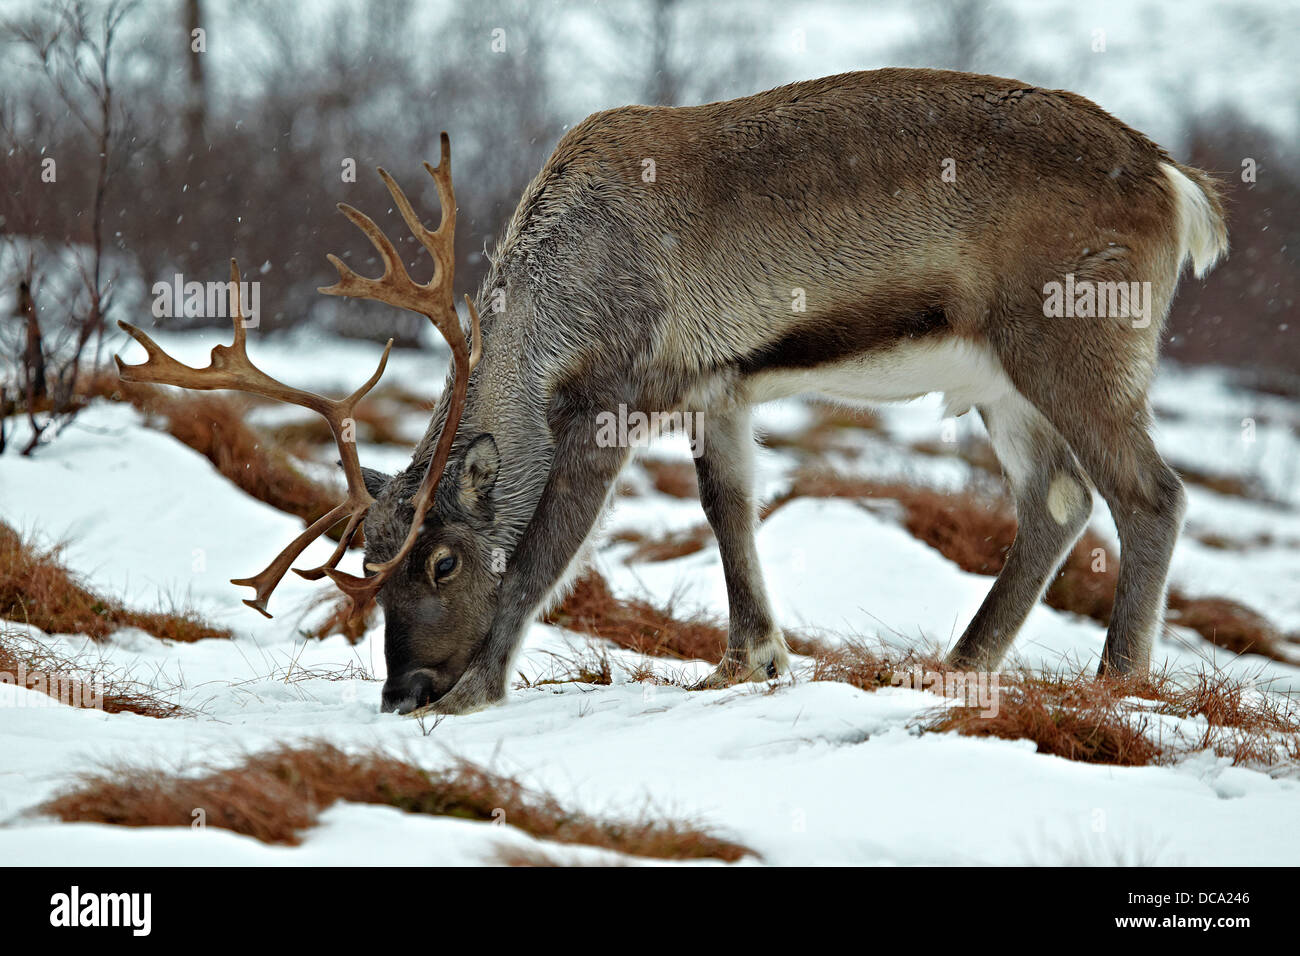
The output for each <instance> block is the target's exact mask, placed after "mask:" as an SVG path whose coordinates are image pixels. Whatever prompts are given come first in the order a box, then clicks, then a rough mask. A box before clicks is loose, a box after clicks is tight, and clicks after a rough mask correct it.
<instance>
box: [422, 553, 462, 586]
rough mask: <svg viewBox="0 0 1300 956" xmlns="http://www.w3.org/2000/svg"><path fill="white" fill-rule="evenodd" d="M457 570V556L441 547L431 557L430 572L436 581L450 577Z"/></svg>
mask: <svg viewBox="0 0 1300 956" xmlns="http://www.w3.org/2000/svg"><path fill="white" fill-rule="evenodd" d="M455 570H456V555H454V554H452V553H451V551H450V550H449V549H447V548H446V547H441V548H439V549H438V550H437V551H435V552H434V553H433V554H432V555H431V556H430V557H429V571H430V574H431V575H432V577H433V579H434V580H435V581H442V580H445V579H446V578H448V577H450V576H451V574H452V572H454V571H455Z"/></svg>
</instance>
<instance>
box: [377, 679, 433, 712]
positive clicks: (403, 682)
mask: <svg viewBox="0 0 1300 956" xmlns="http://www.w3.org/2000/svg"><path fill="white" fill-rule="evenodd" d="M441 696H442V695H441V694H439V693H437V691H436V690H435V689H434V674H433V672H432V671H426V670H419V671H407V672H406V673H405V674H398V675H397V676H395V677H394V676H390V677H389V678H388V680H386V681H384V696H383V703H382V704H381V706H380V710H381V711H383V713H385V714H389V713H392V712H393V711H397V713H399V714H409V713H410V712H411V711H413V710H416V709H418V708H420V707H423V706H425V705H426V704H432V703H433V702H434V701H435V700H437V699H438V698H439V697H441Z"/></svg>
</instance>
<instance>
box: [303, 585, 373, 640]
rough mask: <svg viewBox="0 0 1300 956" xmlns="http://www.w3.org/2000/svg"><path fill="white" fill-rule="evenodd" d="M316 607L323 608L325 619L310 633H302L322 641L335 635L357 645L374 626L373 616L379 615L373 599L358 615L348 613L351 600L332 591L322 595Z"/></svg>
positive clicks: (350, 607)
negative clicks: (340, 635) (339, 635)
mask: <svg viewBox="0 0 1300 956" xmlns="http://www.w3.org/2000/svg"><path fill="white" fill-rule="evenodd" d="M317 606H318V607H320V606H323V607H325V617H324V618H323V619H322V620H321V622H320V623H319V624H317V625H316V626H315V627H313V628H312V629H311V630H310V631H306V632H304V633H305V634H306V636H307V637H314V638H316V639H318V640H324V639H325V638H327V637H332V636H333V635H335V634H342V635H343V636H344V637H345V638H347V641H348V643H349V644H357V643H359V642H360V641H361V639H362V638H364V637H365V636H366V631H368V630H369V629H370V627H371V625H373V624H374V621H375V615H376V614H378V613H379V606H378V605H377V604H375V602H374V599H373V598H372V599H371V600H369V601H367V602H366V604H365V606H364V607H363V608H362V610H361V613H360V614H352V613H350V612H351V609H352V601H351V599H350V598H349V597H348V596H347V595H346V594H340V593H337V592H336V591H334V590H329V591H326V592H325V593H324V594H322V595H321V597H320V599H319V600H318V602H317Z"/></svg>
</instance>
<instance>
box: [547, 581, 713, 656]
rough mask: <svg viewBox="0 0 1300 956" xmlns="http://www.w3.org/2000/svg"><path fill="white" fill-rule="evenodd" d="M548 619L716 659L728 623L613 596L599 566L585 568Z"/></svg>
mask: <svg viewBox="0 0 1300 956" xmlns="http://www.w3.org/2000/svg"><path fill="white" fill-rule="evenodd" d="M545 620H546V623H548V624H554V625H556V626H558V627H565V628H568V629H569V630H571V631H579V632H581V633H583V634H591V635H593V636H595V637H601V638H604V639H605V640H607V641H612V642H613V643H615V644H617V645H618V646H620V647H626V648H628V649H630V650H634V651H637V652H638V653H641V654H649V655H651V656H654V657H673V658H677V659H678V660H705V661H711V662H713V663H715V664H716V663H717V662H718V661H720V660H722V652H723V650H724V648H725V647H726V645H727V631H726V628H723V627H720V626H719V625H718V624H716V623H715V622H713V621H710V620H707V619H705V618H702V617H698V616H695V617H687V618H684V619H679V618H677V617H675V616H674V611H673V608H672V607H671V606H670V607H666V608H660V607H655V606H654V605H653V604H650V603H649V602H647V601H640V600H626V599H624V598H619V597H615V596H614V594H613V593H612V592H611V591H610V589H609V585H608V584H607V583H606V582H605V579H604V578H603V577H601V576H600V574H599V572H597V571H594V570H589V571H587V572H586V573H585V574H584V575H583V576H582V577H581V578H579V579H578V581H577V584H576V585H574V588H573V590H572V591H571V592H570V593H569V595H568V597H566V598H565V599H564V601H563V602H561V603H560V604H559V605H558V606H556V607H555V608H554V609H553V610H552V611H551V612H550V613H549V614H547V615H546V618H545Z"/></svg>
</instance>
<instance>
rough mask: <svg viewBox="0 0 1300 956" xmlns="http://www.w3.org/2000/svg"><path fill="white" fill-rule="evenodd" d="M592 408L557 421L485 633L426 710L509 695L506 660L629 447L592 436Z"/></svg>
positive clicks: (596, 513) (596, 514)
mask: <svg viewBox="0 0 1300 956" xmlns="http://www.w3.org/2000/svg"><path fill="white" fill-rule="evenodd" d="M595 414H596V413H595V411H590V413H588V412H587V411H583V412H576V411H575V412H571V413H569V414H568V415H566V416H565V418H564V419H563V420H562V421H560V422H558V423H557V422H556V421H555V420H554V418H553V420H552V430H553V433H554V432H558V434H556V440H555V445H554V456H553V458H552V463H551V473H550V476H549V477H548V478H547V481H546V485H545V487H544V488H543V490H542V494H541V497H540V498H539V499H538V503H537V508H536V509H535V510H534V512H533V517H532V519H531V520H530V521H529V523H528V526H527V527H526V528H525V529H524V533H523V535H521V537H520V539H519V542H518V544H517V545H516V546H515V549H514V553H513V554H512V555H511V557H510V561H509V564H508V565H507V568H506V571H505V573H504V575H503V576H502V579H501V584H500V590H499V592H498V597H497V613H496V617H495V619H494V620H493V622H492V627H491V629H490V630H489V631H488V635H487V638H486V639H485V640H484V641H483V643H482V644H480V645H479V649H478V651H477V652H476V653H475V655H474V658H473V660H472V661H471V663H470V665H469V667H468V669H467V670H466V671H465V673H464V674H462V675H461V678H460V680H458V681H457V682H456V684H455V686H453V687H452V689H451V690H450V691H448V692H447V693H446V694H445V695H444V696H443V697H442V698H441V699H439V700H438V701H436V702H434V703H433V704H432V705H431V706H430V708H428V710H429V712H432V713H439V714H464V713H469V712H470V711H474V710H479V709H481V708H483V707H487V706H488V705H490V704H493V703H496V702H498V701H500V700H502V699H503V698H504V697H505V696H506V689H507V681H508V678H509V670H510V662H511V660H512V659H513V658H514V655H515V652H516V651H517V650H518V647H519V644H520V642H521V641H522V640H523V637H524V632H525V631H526V629H527V628H528V625H529V624H531V623H532V621H533V620H534V618H536V616H537V613H538V610H539V609H540V608H541V607H542V605H543V603H544V602H545V601H546V599H547V597H549V596H550V594H551V592H552V591H553V590H554V588H555V586H556V584H557V583H559V581H560V580H561V578H562V577H563V576H564V573H565V571H566V570H568V568H569V565H570V564H571V563H572V561H573V559H574V558H575V556H576V555H577V554H578V551H579V550H580V549H581V547H582V545H583V543H584V542H585V541H586V540H587V536H588V535H589V534H590V533H591V531H592V528H594V527H595V525H596V522H597V520H598V519H599V518H600V514H601V511H602V509H603V508H604V506H605V500H606V498H607V497H608V494H609V489H610V486H611V485H613V483H614V480H615V479H616V478H617V477H618V473H619V471H621V470H622V468H623V465H624V463H625V462H626V460H627V455H628V449H627V448H622V447H609V448H604V447H601V446H600V445H598V444H597V443H596V440H595V435H596V427H595V422H596V418H595Z"/></svg>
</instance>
